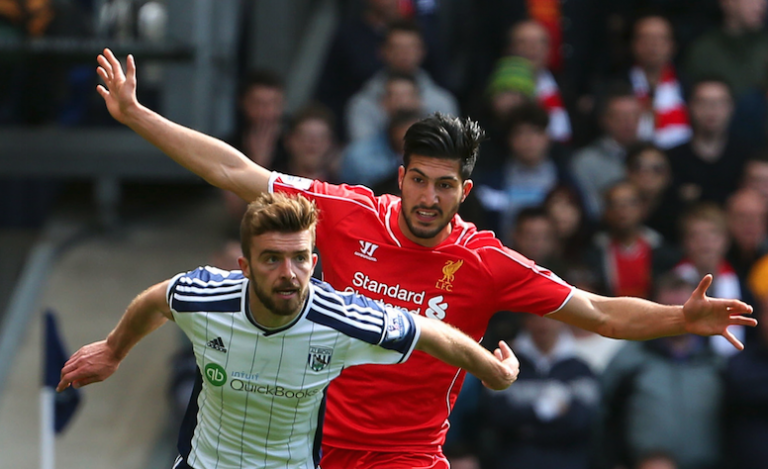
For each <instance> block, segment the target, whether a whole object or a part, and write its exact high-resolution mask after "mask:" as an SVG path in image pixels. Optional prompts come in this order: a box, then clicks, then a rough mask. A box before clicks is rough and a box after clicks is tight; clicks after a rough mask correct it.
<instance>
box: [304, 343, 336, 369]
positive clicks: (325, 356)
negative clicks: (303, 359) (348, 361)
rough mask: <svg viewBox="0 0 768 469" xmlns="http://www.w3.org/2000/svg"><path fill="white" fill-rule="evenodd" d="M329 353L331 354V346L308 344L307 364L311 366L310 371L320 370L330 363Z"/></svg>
mask: <svg viewBox="0 0 768 469" xmlns="http://www.w3.org/2000/svg"><path fill="white" fill-rule="evenodd" d="M331 355H333V349H332V348H327V347H313V346H311V345H310V347H309V358H308V360H307V366H309V367H310V368H312V371H322V370H323V369H324V368H325V367H326V366H328V365H329V364H330V363H331Z"/></svg>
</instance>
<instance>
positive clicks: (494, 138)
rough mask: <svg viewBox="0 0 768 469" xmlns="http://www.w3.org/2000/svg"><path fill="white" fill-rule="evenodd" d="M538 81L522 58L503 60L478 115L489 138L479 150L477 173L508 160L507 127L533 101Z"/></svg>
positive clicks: (505, 58)
mask: <svg viewBox="0 0 768 469" xmlns="http://www.w3.org/2000/svg"><path fill="white" fill-rule="evenodd" d="M535 96H536V79H535V72H534V69H533V65H531V62H530V61H529V60H528V59H524V58H522V57H504V58H501V59H499V60H498V61H497V62H496V67H495V68H494V70H493V73H492V74H491V76H490V78H489V80H488V84H487V85H486V87H485V94H484V97H483V104H482V106H481V109H480V110H479V111H478V114H479V121H480V124H481V126H482V127H483V129H485V131H486V134H487V136H488V138H487V139H486V141H485V142H484V143H483V145H481V147H480V156H479V157H478V160H477V168H478V170H490V171H493V170H495V169H496V168H498V167H499V166H500V165H502V164H503V162H504V160H505V159H506V157H507V151H508V149H507V143H506V141H507V139H506V133H507V125H508V121H509V117H510V115H511V113H512V111H513V110H515V109H516V108H518V107H520V106H521V105H522V104H524V103H526V102H530V101H534V99H535Z"/></svg>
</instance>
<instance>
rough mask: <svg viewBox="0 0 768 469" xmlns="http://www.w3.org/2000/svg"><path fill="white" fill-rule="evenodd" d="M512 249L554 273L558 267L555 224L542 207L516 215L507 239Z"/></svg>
mask: <svg viewBox="0 0 768 469" xmlns="http://www.w3.org/2000/svg"><path fill="white" fill-rule="evenodd" d="M509 238H510V241H511V243H510V244H511V245H512V248H514V249H515V251H517V252H519V253H520V254H522V255H523V256H525V257H527V258H528V259H531V260H532V261H534V262H536V264H537V265H540V266H543V267H545V268H547V269H549V270H553V271H556V272H559V271H562V270H561V269H559V268H558V267H559V266H560V264H561V263H560V261H559V259H558V258H557V252H558V251H559V249H558V246H557V242H558V239H557V233H556V232H555V223H554V222H553V221H552V219H551V218H550V217H549V214H547V211H546V210H544V208H542V207H528V208H524V209H522V210H521V211H520V212H518V214H517V219H516V220H515V228H514V229H513V230H512V234H511V236H510V237H509Z"/></svg>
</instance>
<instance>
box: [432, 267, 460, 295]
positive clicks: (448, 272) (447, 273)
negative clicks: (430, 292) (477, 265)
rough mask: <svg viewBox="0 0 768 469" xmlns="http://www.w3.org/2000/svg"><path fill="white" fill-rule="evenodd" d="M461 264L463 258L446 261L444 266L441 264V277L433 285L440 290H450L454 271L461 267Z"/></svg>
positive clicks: (454, 274)
mask: <svg viewBox="0 0 768 469" xmlns="http://www.w3.org/2000/svg"><path fill="white" fill-rule="evenodd" d="M462 264H464V261H463V260H460V261H447V262H446V263H445V266H443V278H442V279H440V280H438V281H437V283H436V284H435V287H436V288H439V289H440V290H445V291H452V290H453V280H454V278H455V276H456V271H457V270H459V269H460V268H461V266H462Z"/></svg>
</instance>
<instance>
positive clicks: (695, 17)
mask: <svg viewBox="0 0 768 469" xmlns="http://www.w3.org/2000/svg"><path fill="white" fill-rule="evenodd" d="M767 3H768V2H766V1H765V0H720V1H717V0H712V1H707V0H701V1H682V0H678V1H674V0H667V1H662V0H658V1H652V0H648V1H642V0H626V1H612V2H607V1H606V2H600V1H597V0H531V1H523V0H507V1H501V0H499V1H492V0H486V1H483V2H474V3H473V4H472V5H471V8H470V9H469V10H462V9H461V8H460V7H461V5H464V4H463V3H462V2H450V1H437V0H432V1H429V0H421V1H420V0H412V1H407V0H406V1H402V0H364V1H360V2H359V4H360V5H359V10H358V13H357V14H356V15H354V16H353V17H351V18H349V19H347V20H346V21H343V22H342V23H341V24H339V26H338V28H337V31H336V33H335V36H334V39H333V41H332V43H331V46H330V49H329V51H328V55H327V57H326V58H325V65H324V68H323V71H322V74H321V76H320V79H319V82H318V86H317V89H316V90H315V94H314V98H315V100H314V101H313V102H312V103H309V104H308V105H307V106H306V107H304V108H302V109H301V110H299V111H298V112H296V113H294V114H293V115H292V116H290V118H286V116H285V115H284V112H283V108H282V106H283V98H284V96H283V95H284V89H283V84H282V81H281V79H280V77H279V76H277V75H276V74H274V73H272V72H270V71H268V70H260V71H258V72H256V73H253V74H251V75H250V76H249V77H248V78H247V79H246V80H245V81H244V83H243V87H242V92H241V95H240V110H241V116H240V124H241V125H240V127H239V129H238V131H237V132H236V133H235V134H234V135H233V136H232V137H231V138H230V140H229V141H230V143H232V144H233V145H235V146H237V147H238V148H240V149H241V150H242V151H243V152H244V153H245V154H246V155H247V156H248V157H249V158H252V159H253V160H254V161H256V162H258V163H259V164H261V165H263V166H266V167H268V168H271V169H275V170H277V171H281V172H286V173H289V174H294V175H299V176H304V177H310V178H316V179H321V180H325V181H329V182H335V183H347V184H363V185H366V186H369V187H371V188H373V190H374V191H375V192H377V193H385V192H388V193H397V168H398V166H399V165H400V164H401V161H402V159H401V156H402V139H403V135H404V133H405V131H406V130H407V129H408V127H409V126H410V125H411V124H412V123H413V122H415V121H416V120H418V119H420V118H421V117H423V116H425V115H427V114H429V113H432V112H442V113H448V114H455V115H466V116H470V117H471V118H473V119H476V120H478V121H480V123H481V125H482V126H483V128H484V129H485V130H486V132H487V134H488V140H487V141H486V142H484V144H483V145H482V147H481V151H480V156H479V159H478V163H477V166H476V169H475V172H474V174H473V181H474V183H475V187H474V189H473V192H472V196H471V197H470V198H468V200H467V202H465V204H464V205H463V206H462V210H461V212H460V213H461V215H462V217H464V218H465V219H468V220H470V221H473V222H474V223H476V224H477V225H478V226H479V227H480V228H483V229H491V230H493V231H494V232H495V233H496V235H497V236H498V237H499V238H501V239H502V240H503V241H504V242H505V243H506V244H507V245H509V246H510V247H512V248H514V249H515V250H517V251H519V252H520V253H521V254H523V255H525V256H527V257H529V258H531V259H533V260H535V261H536V262H537V263H538V264H539V265H541V266H543V267H545V268H547V269H551V270H553V271H554V272H556V273H558V274H559V275H560V276H562V277H563V278H564V279H565V280H567V281H569V282H570V283H572V284H574V285H576V286H577V287H579V288H582V289H585V290H589V291H594V292H598V293H601V294H608V295H632V296H639V297H642V298H649V299H653V300H655V301H657V302H661V303H664V304H682V303H683V302H685V300H686V299H687V298H688V296H689V295H690V294H691V292H692V291H693V290H694V288H695V287H696V285H697V284H698V281H699V280H700V279H701V277H702V276H703V275H705V274H707V273H712V274H714V276H715V280H714V283H713V285H712V287H711V288H710V291H709V294H710V295H711V296H714V297H723V298H740V299H742V300H744V301H747V302H749V303H751V304H754V305H756V307H757V309H758V315H759V310H760V309H761V306H762V305H763V304H766V305H768V276H766V275H764V274H763V271H766V272H768V257H764V256H766V254H768V151H766V150H765V149H764V143H765V136H766V129H767V128H768V127H767V126H768V121H767V120H766V118H767V117H768V112H767V110H768V101H767V100H766V96H767V93H766V92H767V90H768V81H766V79H767V78H768V32H766V7H767V6H768V5H767ZM465 6H466V5H465ZM446 10H450V11H446ZM452 15H453V21H451V17H452ZM225 199H226V201H227V207H228V209H229V211H230V212H231V213H232V215H233V219H236V218H237V215H239V213H241V211H242V207H243V205H242V204H243V203H242V202H241V201H239V200H238V199H237V198H236V197H235V196H232V195H228V196H225ZM227 249H228V251H227V250H226V249H225V250H223V251H222V255H223V256H224V257H220V258H219V259H218V261H219V262H223V263H226V262H227V261H226V252H229V255H230V257H229V259H230V261H229V262H231V261H233V260H234V256H236V255H237V248H236V244H234V243H233V244H231V245H230V246H229V248H227ZM732 332H733V333H734V334H735V335H736V336H737V337H740V338H742V339H743V340H745V342H746V344H747V349H746V351H744V352H741V353H736V350H735V349H734V348H733V347H732V346H731V345H730V344H729V343H728V342H727V341H725V340H724V339H722V338H714V339H703V338H700V337H695V336H681V337H675V338H661V339H657V340H653V341H649V342H643V343H624V342H621V341H615V340H611V339H605V338H602V337H599V336H595V335H593V334H591V333H586V332H584V331H580V330H577V329H574V328H570V327H567V326H565V325H563V324H561V323H558V322H555V321H552V320H549V319H546V318H539V317H533V316H530V315H521V314H516V313H515V312H501V313H499V314H497V316H496V317H495V318H494V320H493V321H492V322H491V324H490V326H489V330H488V333H487V335H486V338H485V339H484V342H485V343H487V344H488V346H489V347H492V346H494V345H495V343H496V342H497V341H498V340H507V341H509V342H510V343H511V344H513V349H514V350H515V352H516V353H517V355H518V357H519V358H520V361H521V375H520V379H519V380H518V382H517V383H515V385H513V386H511V387H510V388H509V389H508V390H506V391H503V392H491V391H488V390H486V389H484V388H483V387H482V386H481V385H480V384H479V383H478V382H477V381H476V380H474V379H472V378H471V377H470V378H468V379H467V382H466V383H465V388H464V390H463V391H462V394H461V396H460V397H459V401H458V403H457V406H456V409H455V412H454V413H453V415H452V417H451V432H450V434H449V439H448V441H447V443H446V447H445V451H446V453H447V454H449V455H450V457H451V460H452V465H453V467H454V468H457V469H469V468H472V469H477V468H483V469H501V468H512V467H514V468H516V469H550V468H551V469H581V468H584V469H586V468H599V469H619V468H623V469H635V468H636V469H673V468H677V469H716V468H733V469H736V468H744V469H747V468H755V469H757V468H764V467H766V464H768V463H766V461H768V449H767V448H766V446H765V445H764V444H762V441H763V439H764V438H765V437H768V326H760V328H759V329H757V330H749V331H746V330H740V329H738V328H735V329H734V330H733V331H732Z"/></svg>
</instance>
